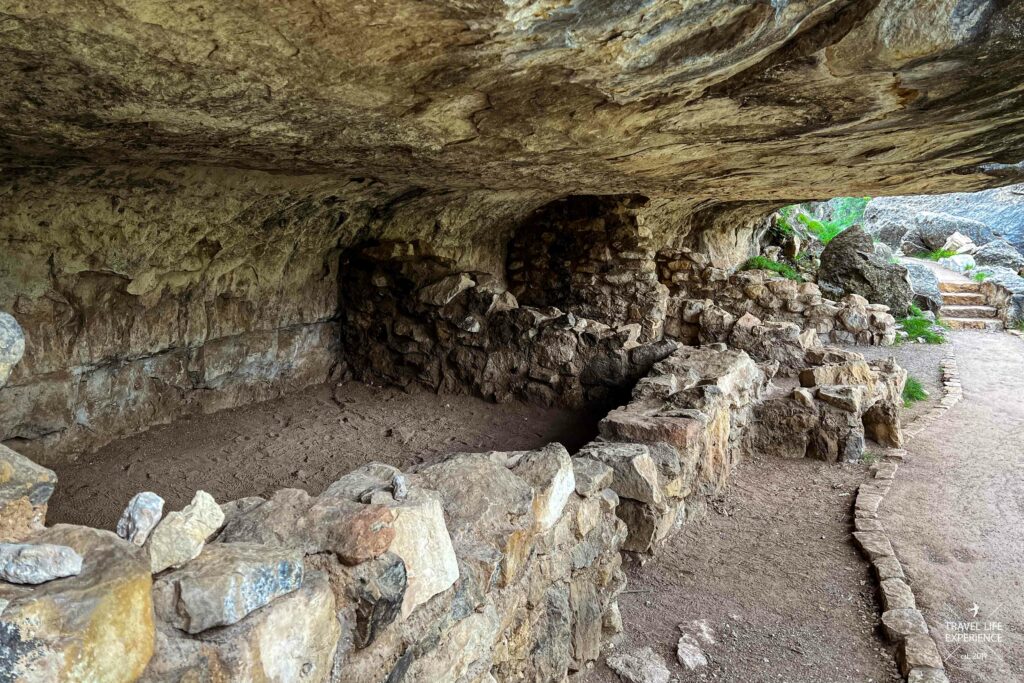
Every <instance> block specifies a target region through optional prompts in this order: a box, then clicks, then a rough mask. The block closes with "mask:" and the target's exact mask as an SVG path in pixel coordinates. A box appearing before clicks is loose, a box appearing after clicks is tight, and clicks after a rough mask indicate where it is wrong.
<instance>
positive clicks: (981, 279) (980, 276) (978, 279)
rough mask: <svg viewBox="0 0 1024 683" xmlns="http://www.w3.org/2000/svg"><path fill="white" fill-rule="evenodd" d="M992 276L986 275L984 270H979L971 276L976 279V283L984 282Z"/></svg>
mask: <svg viewBox="0 0 1024 683" xmlns="http://www.w3.org/2000/svg"><path fill="white" fill-rule="evenodd" d="M991 274H992V273H986V272H985V271H984V270H979V271H978V272H976V273H974V274H973V275H971V277H972V278H973V279H974V281H975V282H984V281H985V278H987V277H988V276H989V275H991Z"/></svg>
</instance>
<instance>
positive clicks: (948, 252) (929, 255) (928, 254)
mask: <svg viewBox="0 0 1024 683" xmlns="http://www.w3.org/2000/svg"><path fill="white" fill-rule="evenodd" d="M954 256H956V250H954V249H936V250H935V251H925V252H922V253H920V254H918V255H917V258H920V259H926V260H928V261H939V260H941V259H944V258H952V257H954Z"/></svg>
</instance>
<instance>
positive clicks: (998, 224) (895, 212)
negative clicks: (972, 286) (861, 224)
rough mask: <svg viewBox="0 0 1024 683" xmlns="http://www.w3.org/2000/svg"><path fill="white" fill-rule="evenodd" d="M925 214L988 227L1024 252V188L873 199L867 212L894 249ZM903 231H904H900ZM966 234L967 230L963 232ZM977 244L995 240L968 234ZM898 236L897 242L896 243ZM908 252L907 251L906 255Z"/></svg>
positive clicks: (868, 224)
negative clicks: (916, 217) (967, 221)
mask: <svg viewBox="0 0 1024 683" xmlns="http://www.w3.org/2000/svg"><path fill="white" fill-rule="evenodd" d="M921 212H930V213H938V214H943V215H945V216H950V217H954V218H962V219H967V220H970V221H972V222H973V223H972V225H976V224H978V223H980V224H983V225H985V226H986V227H987V228H988V229H989V231H990V233H991V235H994V236H996V237H1003V238H1005V239H1006V241H1007V242H1009V243H1010V244H1011V245H1013V246H1014V247H1015V248H1017V249H1019V250H1021V251H1024V185H1009V186H1006V187H1000V188H997V189H994V190H983V191H981V192H953V193H949V194H930V195H906V196H897V197H878V198H876V199H872V200H871V201H870V202H869V203H868V206H867V208H866V209H865V212H864V219H865V226H866V227H867V228H868V230H869V231H870V232H871V233H872V234H875V235H877V236H878V238H879V239H880V240H882V241H884V242H886V243H888V244H889V245H890V246H897V245H898V243H899V239H901V238H902V236H903V235H904V234H906V232H907V228H909V227H910V225H908V219H909V222H912V221H913V216H914V215H915V214H919V213H921ZM900 228H903V230H902V232H900ZM960 232H961V233H964V231H963V230H961V231H960ZM964 234H966V235H968V236H969V237H971V239H973V240H974V242H975V244H985V243H987V242H991V241H992V239H993V237H991V236H989V237H988V238H987V239H980V240H979V239H978V238H977V237H976V236H975V235H970V234H969V233H964ZM892 236H897V237H896V242H893V241H892V239H891V238H892ZM904 253H906V252H904Z"/></svg>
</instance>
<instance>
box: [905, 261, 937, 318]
mask: <svg viewBox="0 0 1024 683" xmlns="http://www.w3.org/2000/svg"><path fill="white" fill-rule="evenodd" d="M902 263H903V267H904V268H906V269H907V276H908V277H909V279H910V289H911V291H912V292H913V293H914V305H915V306H917V307H918V308H920V309H921V310H922V311H931V312H932V313H938V312H939V309H940V308H942V291H941V290H940V289H939V278H938V277H936V276H935V273H934V272H933V271H932V269H931V268H929V267H928V266H926V265H924V264H923V263H917V262H915V261H910V260H907V261H903V262H902Z"/></svg>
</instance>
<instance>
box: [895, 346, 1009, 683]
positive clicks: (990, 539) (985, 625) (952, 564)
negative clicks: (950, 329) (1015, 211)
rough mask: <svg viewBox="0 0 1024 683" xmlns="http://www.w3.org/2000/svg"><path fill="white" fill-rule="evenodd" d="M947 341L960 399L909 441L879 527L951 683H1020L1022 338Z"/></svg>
mask: <svg viewBox="0 0 1024 683" xmlns="http://www.w3.org/2000/svg"><path fill="white" fill-rule="evenodd" d="M952 340H953V347H954V350H955V352H956V356H957V363H958V365H959V368H960V374H961V382H962V384H963V390H964V398H963V400H962V401H961V402H960V403H958V404H957V405H956V406H955V407H953V408H952V409H951V410H950V411H949V412H948V413H946V417H945V418H944V419H943V420H939V421H938V422H936V423H934V424H933V425H932V426H931V427H930V428H929V429H928V430H927V431H926V432H924V433H922V434H920V435H918V436H917V437H915V438H914V439H912V440H911V441H910V442H909V444H908V449H907V450H908V455H907V460H906V461H905V463H904V464H903V465H902V466H901V467H900V470H899V472H898V473H897V475H896V480H895V483H894V485H893V488H892V490H891V491H890V492H889V495H888V496H886V498H885V502H884V503H883V506H882V508H881V510H880V518H881V520H882V523H883V524H884V525H885V527H886V529H887V530H888V532H889V535H890V537H891V540H892V543H893V546H894V548H895V550H896V554H897V556H898V557H899V558H900V560H901V561H902V562H903V563H904V566H905V570H906V572H907V574H908V576H909V577H910V578H911V580H912V584H913V588H914V593H915V594H916V596H917V600H918V606H919V607H920V609H921V611H922V612H923V613H924V615H925V617H926V619H927V620H928V624H929V626H930V627H931V629H932V632H933V634H935V636H936V640H937V642H938V645H939V649H940V651H941V652H942V654H943V659H944V660H945V662H946V667H947V671H948V673H949V677H950V680H951V681H953V683H982V682H984V683H1004V682H1007V683H1008V682H1013V681H1024V390H1022V389H1021V382H1022V380H1024V340H1021V339H1018V338H1015V337H1012V336H1010V335H1008V334H986V333H983V332H955V333H953V335H952ZM963 634H968V636H969V637H971V638H975V639H976V640H980V641H987V642H963V640H962V639H963V638H964V635H963Z"/></svg>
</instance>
